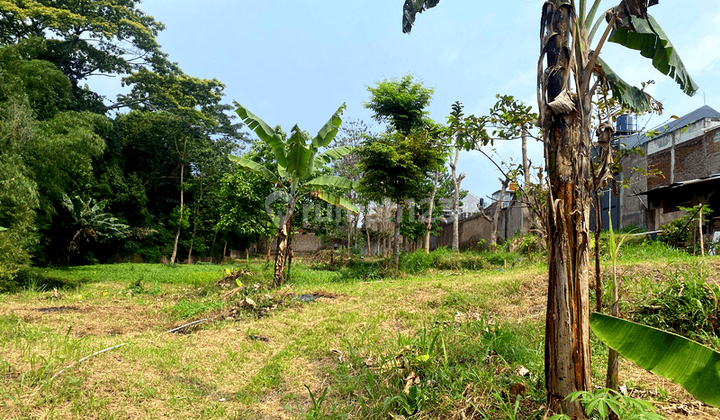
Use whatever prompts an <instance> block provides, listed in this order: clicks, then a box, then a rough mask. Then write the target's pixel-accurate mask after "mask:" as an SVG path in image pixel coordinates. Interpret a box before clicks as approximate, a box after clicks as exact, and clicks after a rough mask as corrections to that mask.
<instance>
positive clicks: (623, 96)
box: [598, 58, 653, 113]
mask: <svg viewBox="0 0 720 420" xmlns="http://www.w3.org/2000/svg"><path fill="white" fill-rule="evenodd" d="M598 64H599V65H600V71H601V72H602V73H603V75H605V79H607V81H608V84H609V85H610V89H611V90H612V94H613V97H615V99H617V100H618V101H620V103H622V104H623V105H624V106H626V107H628V108H630V109H631V110H632V111H634V112H637V113H642V112H652V111H653V99H652V97H651V96H650V95H648V94H647V93H645V92H644V91H643V90H641V89H638V88H636V87H635V86H632V85H630V84H628V83H627V82H625V81H624V80H623V79H621V78H620V76H618V75H617V73H615V72H614V71H613V69H611V68H610V66H608V65H607V63H606V62H605V61H603V59H602V58H598Z"/></svg>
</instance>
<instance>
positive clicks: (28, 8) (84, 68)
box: [0, 0, 165, 84]
mask: <svg viewBox="0 0 720 420" xmlns="http://www.w3.org/2000/svg"><path fill="white" fill-rule="evenodd" d="M2 9H3V11H4V17H5V19H3V20H2V22H1V23H0V39H1V40H2V44H14V43H20V42H24V41H27V40H31V39H32V38H34V37H38V36H40V37H46V38H45V40H44V41H45V44H46V50H45V51H43V54H42V56H41V57H40V58H42V59H44V60H48V61H50V62H53V63H55V64H56V65H58V66H59V67H60V68H61V69H62V70H63V72H64V73H65V74H66V75H67V76H68V77H69V78H70V79H71V80H73V82H74V83H75V84H77V82H78V81H79V80H82V79H84V78H86V77H87V76H89V75H91V74H95V73H104V74H108V73H115V74H123V73H129V72H130V71H131V70H133V69H136V68H138V66H139V64H136V61H143V60H137V58H139V57H145V59H146V60H150V61H153V60H154V61H156V62H157V61H159V60H164V59H165V57H164V56H163V55H162V54H161V53H160V52H159V49H158V44H157V42H156V41H155V37H156V36H157V35H158V33H159V31H160V30H162V29H163V25H162V24H161V23H158V22H156V21H155V20H154V19H153V18H152V17H151V16H148V15H145V14H144V13H143V12H142V11H140V10H139V9H137V8H136V2H135V1H132V0H129V1H128V0H108V1H92V2H88V3H86V4H84V5H83V7H77V4H76V3H75V2H73V1H68V0H61V1H54V2H52V3H49V4H46V3H43V2H37V1H31V2H27V1H16V0H8V1H3V2H2ZM118 40H123V41H125V42H126V44H120V43H119V42H118ZM134 55H137V56H134Z"/></svg>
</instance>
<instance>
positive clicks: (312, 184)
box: [230, 102, 358, 286]
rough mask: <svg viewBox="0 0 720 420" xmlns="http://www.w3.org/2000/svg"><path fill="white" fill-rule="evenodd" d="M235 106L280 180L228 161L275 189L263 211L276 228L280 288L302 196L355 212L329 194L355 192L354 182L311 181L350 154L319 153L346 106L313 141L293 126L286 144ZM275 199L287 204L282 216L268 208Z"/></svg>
mask: <svg viewBox="0 0 720 420" xmlns="http://www.w3.org/2000/svg"><path fill="white" fill-rule="evenodd" d="M235 106H236V108H237V110H236V112H237V114H238V115H239V116H240V118H241V119H242V120H243V122H244V123H245V124H246V125H247V126H248V128H250V129H251V130H253V131H254V132H255V134H257V136H258V137H259V138H260V140H262V141H263V142H265V143H266V144H267V145H268V146H270V148H272V150H273V153H274V155H275V162H276V163H277V173H278V175H279V176H277V175H275V174H274V173H273V172H271V171H269V170H268V169H267V168H266V167H265V166H263V165H261V164H259V163H257V162H254V161H252V160H249V159H245V158H242V157H237V156H230V160H231V161H233V162H235V163H237V164H238V165H240V166H241V167H243V168H245V169H247V170H250V171H252V172H254V173H256V174H258V175H260V176H262V177H263V178H264V179H265V180H267V181H268V182H269V183H271V184H272V185H274V186H275V188H276V193H275V194H273V195H271V196H269V197H268V198H267V199H266V201H265V204H266V210H267V211H268V212H269V214H270V217H271V219H272V220H273V223H274V224H275V227H276V228H277V252H276V254H275V270H274V280H275V285H276V286H280V285H282V284H283V282H284V281H285V275H286V265H287V259H288V256H289V255H290V243H289V235H290V229H291V223H292V217H293V214H294V211H295V204H296V203H297V200H298V198H299V197H300V196H301V195H303V194H309V195H311V196H313V197H315V198H318V199H320V200H323V201H326V202H328V203H330V204H333V205H335V206H339V207H341V208H344V209H346V210H349V211H352V212H354V213H357V212H358V209H357V208H356V207H355V205H354V204H353V203H351V202H350V201H348V200H347V199H345V198H344V197H342V196H340V195H336V194H333V193H332V191H330V190H329V189H343V190H347V189H351V188H354V183H353V181H351V180H349V179H347V178H343V177H338V176H329V175H322V176H318V177H315V178H313V176H314V175H315V174H316V170H317V169H320V168H322V167H323V166H324V165H327V164H329V163H330V162H332V161H334V160H336V159H339V158H341V157H343V156H345V155H346V154H348V153H350V151H351V150H352V149H350V148H349V147H343V146H341V147H337V148H334V149H325V150H324V151H322V152H321V151H320V149H321V148H323V149H324V148H326V147H327V146H328V145H329V144H330V142H331V141H332V140H333V138H335V136H336V135H337V133H338V129H339V128H340V124H341V123H342V120H341V118H340V115H342V112H343V111H344V110H345V104H343V105H342V106H341V107H340V108H338V110H337V111H336V112H335V113H334V114H333V115H332V117H330V120H329V121H328V122H327V123H326V124H325V125H324V126H323V127H322V128H321V129H320V131H319V132H318V134H317V135H316V136H315V137H314V138H312V139H310V138H309V135H308V134H307V133H305V132H304V131H302V130H300V128H298V126H297V125H295V126H294V127H293V128H292V130H291V133H290V137H289V138H288V139H287V140H285V139H284V138H283V136H282V135H281V134H280V133H278V132H276V131H275V130H273V129H272V128H270V126H269V125H268V124H267V123H265V122H264V121H263V120H262V119H260V118H259V117H258V116H256V115H255V114H253V113H252V112H250V111H248V110H247V108H245V107H244V106H242V105H240V104H239V103H237V102H236V103H235ZM277 198H282V199H283V201H286V204H287V206H286V207H285V211H284V213H281V214H272V210H271V208H270V205H271V204H273V202H274V201H276V199H277Z"/></svg>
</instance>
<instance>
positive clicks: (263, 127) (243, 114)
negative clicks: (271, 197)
mask: <svg viewBox="0 0 720 420" xmlns="http://www.w3.org/2000/svg"><path fill="white" fill-rule="evenodd" d="M235 106H236V107H237V109H236V110H235V112H236V113H237V114H238V116H240V119H241V120H242V121H243V122H244V123H245V124H246V125H247V126H248V128H249V129H251V130H252V131H254V132H255V134H257V136H258V137H260V140H262V141H264V142H265V143H267V145H268V146H270V147H271V148H272V149H273V152H274V153H275V160H276V161H277V163H278V165H280V166H283V167H284V166H287V158H286V155H285V144H283V141H282V139H281V138H280V137H279V136H278V135H277V133H275V130H273V129H272V128H270V126H269V125H267V123H265V121H263V120H262V119H261V118H260V117H258V116H257V115H255V114H253V113H252V112H250V111H248V109H247V108H245V107H244V106H242V105H240V104H239V103H237V102H235Z"/></svg>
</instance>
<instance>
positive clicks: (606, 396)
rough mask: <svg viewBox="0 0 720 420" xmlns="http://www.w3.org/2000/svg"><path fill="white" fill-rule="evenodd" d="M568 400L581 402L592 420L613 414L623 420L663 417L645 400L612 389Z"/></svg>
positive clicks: (558, 417)
mask: <svg viewBox="0 0 720 420" xmlns="http://www.w3.org/2000/svg"><path fill="white" fill-rule="evenodd" d="M567 398H568V400H570V401H576V400H580V402H581V403H582V405H583V407H585V414H587V415H588V417H589V418H591V419H596V418H597V419H602V420H605V419H608V418H611V414H614V415H615V416H616V418H618V419H621V420H661V419H664V418H665V417H663V416H662V415H660V414H658V413H657V410H656V409H655V407H654V406H653V405H652V404H651V403H649V402H647V401H643V400H639V399H636V398H632V397H626V396H624V395H622V394H620V393H618V392H616V391H613V390H611V389H607V388H603V389H596V390H595V391H593V392H590V391H578V392H572V393H570V395H568V397H567ZM564 419H568V420H569V419H570V417H568V416H567V415H565V414H556V415H554V416H552V417H550V418H549V420H564Z"/></svg>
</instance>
